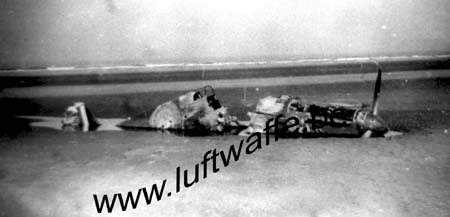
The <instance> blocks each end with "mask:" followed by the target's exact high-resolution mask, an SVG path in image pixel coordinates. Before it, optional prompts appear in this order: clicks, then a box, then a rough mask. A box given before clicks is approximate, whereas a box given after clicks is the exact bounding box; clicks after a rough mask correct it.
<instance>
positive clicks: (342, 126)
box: [41, 70, 389, 138]
mask: <svg viewBox="0 0 450 217" xmlns="http://www.w3.org/2000/svg"><path fill="white" fill-rule="evenodd" d="M380 86H381V70H378V74H377V80H376V83H375V91H374V96H373V102H372V105H371V106H368V105H365V104H362V103H355V104H348V103H343V102H336V103H307V102H304V101H303V100H301V99H300V98H298V97H293V96H287V95H282V96H279V97H273V96H267V97H265V98H262V99H260V100H259V102H258V104H257V106H256V111H255V112H248V116H249V118H250V121H240V120H238V119H237V118H236V117H234V116H231V115H229V114H228V112H227V108H226V107H223V106H222V105H221V104H220V102H219V100H217V98H216V96H215V92H214V89H213V88H212V87H211V86H205V87H203V88H201V89H198V90H194V91H189V92H188V93H186V94H183V95H181V96H179V97H178V98H177V99H174V100H171V101H168V102H165V103H163V104H161V105H159V106H158V107H157V108H156V109H154V110H153V112H152V113H151V115H150V116H149V117H147V116H145V115H144V116H143V115H138V116H136V117H133V118H129V119H97V118H95V117H94V115H93V114H92V113H91V112H90V111H89V109H88V108H86V106H85V105H84V103H80V102H79V103H75V104H74V105H72V106H69V107H68V108H67V109H66V111H65V113H64V115H65V117H64V118H63V120H62V121H61V123H62V129H64V130H71V131H92V130H117V129H139V128H141V129H161V130H171V131H182V132H190V135H205V134H210V133H219V134H220V133H231V134H237V133H239V135H248V134H251V133H254V132H261V133H264V132H265V130H264V129H265V126H266V122H267V121H268V120H269V119H270V118H275V117H276V118H277V121H278V123H284V126H288V127H284V128H280V129H282V130H281V132H277V133H280V134H281V136H285V137H299V136H303V137H308V136H342V135H343V136H362V137H365V138H367V137H372V136H383V135H385V134H386V133H387V132H388V131H389V129H388V127H387V125H386V124H385V122H384V121H383V120H382V119H381V117H380V116H378V93H379V92H380ZM41 120H43V121H44V122H45V119H42V117H41ZM41 126H43V125H42V124H41ZM60 126H61V125H60ZM269 133H271V132H269Z"/></svg>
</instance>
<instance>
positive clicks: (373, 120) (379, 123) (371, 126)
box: [363, 113, 388, 132]
mask: <svg viewBox="0 0 450 217" xmlns="http://www.w3.org/2000/svg"><path fill="white" fill-rule="evenodd" d="M363 126H364V128H366V129H367V130H372V131H375V132H386V131H388V128H387V125H386V122H384V120H383V119H381V118H380V117H379V116H376V115H373V114H371V113H368V114H367V116H366V118H365V119H364V122H363Z"/></svg>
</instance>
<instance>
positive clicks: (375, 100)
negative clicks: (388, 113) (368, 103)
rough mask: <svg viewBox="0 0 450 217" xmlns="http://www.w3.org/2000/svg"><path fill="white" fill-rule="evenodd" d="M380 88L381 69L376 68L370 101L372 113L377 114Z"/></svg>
mask: <svg viewBox="0 0 450 217" xmlns="http://www.w3.org/2000/svg"><path fill="white" fill-rule="evenodd" d="M380 89H381V69H380V68H378V75H377V81H376V83H375V90H374V92H373V101H372V110H371V112H372V114H373V115H377V114H378V93H380Z"/></svg>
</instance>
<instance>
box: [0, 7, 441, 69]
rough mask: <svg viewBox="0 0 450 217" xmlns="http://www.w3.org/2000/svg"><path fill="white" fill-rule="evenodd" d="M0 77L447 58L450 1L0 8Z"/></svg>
mask: <svg viewBox="0 0 450 217" xmlns="http://www.w3.org/2000/svg"><path fill="white" fill-rule="evenodd" d="M0 1H1V3H0V61H1V62H0V67H2V68H5V67H19V68H24V67H36V66H50V65H57V66H70V65H85V66H98V65H128V64H151V63H162V62H164V63H167V62H169V63H170V62H172V63H173V62H206V61H218V60H219V61H239V60H246V61H248V60H271V59H274V60H280V59H295V58H298V59H309V58H325V57H347V56H386V55H389V56H391V55H414V54H443V53H445V54H448V53H450V1H449V0H433V1H426V0H377V1H375V0H373V1H372V0H314V1H312V0H271V1H269V0H20V1H18V0H0Z"/></svg>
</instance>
